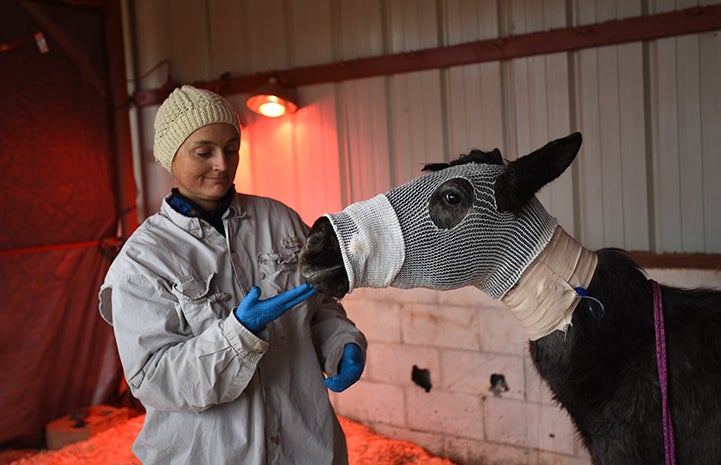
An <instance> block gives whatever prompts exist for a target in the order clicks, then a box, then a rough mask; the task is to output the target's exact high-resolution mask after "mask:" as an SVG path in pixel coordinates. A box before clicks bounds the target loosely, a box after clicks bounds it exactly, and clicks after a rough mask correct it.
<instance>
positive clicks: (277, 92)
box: [245, 79, 298, 118]
mask: <svg viewBox="0 0 721 465" xmlns="http://www.w3.org/2000/svg"><path fill="white" fill-rule="evenodd" d="M245 104H246V106H247V107H248V108H249V109H250V110H251V111H254V112H256V113H258V114H259V115H263V116H268V117H270V118H277V117H278V116H283V115H284V114H286V113H293V112H294V111H296V110H297V109H298V105H297V104H296V103H295V98H294V97H293V95H292V93H291V92H290V90H288V89H287V88H285V87H283V86H282V85H280V84H279V83H278V81H277V80H275V79H271V80H270V81H269V82H267V83H266V84H263V85H262V86H260V87H258V89H256V90H255V92H253V94H252V95H251V96H250V97H248V100H246V102H245Z"/></svg>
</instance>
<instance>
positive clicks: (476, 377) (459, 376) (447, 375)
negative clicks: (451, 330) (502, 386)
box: [439, 349, 526, 400]
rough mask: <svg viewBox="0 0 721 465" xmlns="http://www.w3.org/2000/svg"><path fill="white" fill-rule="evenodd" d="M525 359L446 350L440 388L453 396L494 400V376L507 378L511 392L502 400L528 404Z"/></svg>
mask: <svg viewBox="0 0 721 465" xmlns="http://www.w3.org/2000/svg"><path fill="white" fill-rule="evenodd" d="M524 371H525V368H524V364H523V357H519V356H512V355H504V354H487V353H484V352H478V351H469V350H453V349H443V350H442V351H441V379H440V383H439V387H440V388H442V389H444V390H447V391H454V392H465V393H468V394H476V395H483V396H492V395H494V393H493V392H492V391H491V390H490V388H491V375H493V374H501V375H503V376H504V378H505V380H506V383H507V384H508V388H509V390H508V391H507V392H502V393H500V395H501V397H506V398H512V399H518V400H525V391H526V380H525V373H524Z"/></svg>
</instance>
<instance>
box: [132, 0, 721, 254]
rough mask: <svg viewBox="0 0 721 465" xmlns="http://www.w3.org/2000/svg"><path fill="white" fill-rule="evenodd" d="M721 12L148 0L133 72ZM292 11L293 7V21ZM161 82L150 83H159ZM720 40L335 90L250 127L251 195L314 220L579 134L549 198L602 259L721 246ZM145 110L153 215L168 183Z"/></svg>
mask: <svg viewBox="0 0 721 465" xmlns="http://www.w3.org/2000/svg"><path fill="white" fill-rule="evenodd" d="M709 3H719V2H717V1H715V2H714V1H712V2H696V1H680V0H679V1H672V0H655V1H651V0H648V1H642V0H617V1H603V0H574V1H566V0H543V1H539V0H513V1H511V0H506V1H503V0H473V1H472V0H449V1H442V0H344V1H342V2H337V1H332V0H263V1H260V0H205V1H200V0H145V1H134V2H130V3H129V4H130V6H131V15H130V16H131V18H132V21H133V22H134V45H135V47H134V48H135V59H136V63H135V66H134V68H135V73H136V74H137V75H140V74H142V73H143V71H144V70H148V69H151V68H152V67H153V66H154V65H156V64H157V63H158V62H160V61H161V60H165V59H167V60H169V62H170V67H171V74H172V78H173V79H174V80H176V81H178V82H193V81H203V80H211V79H217V78H218V77H220V76H221V75H222V74H224V73H232V74H250V73H253V72H259V71H267V70H282V69H289V68H293V67H299V66H308V65H313V64H320V63H330V62H339V61H343V60H349V59H353V58H359V57H368V56H376V55H382V54H388V53H398V52H407V51H413V50H419V49H424V48H432V47H438V46H445V45H453V44H457V43H463V42H469V41H474V40H482V39H489V38H495V37H499V36H508V35H515V34H522V33H527V32H533V31H540V30H549V29H554V28H562V27H567V26H576V25H584V24H593V23H599V22H603V21H607V20H611V19H620V18H627V17H634V16H639V15H643V14H653V13H659V12H666V11H672V10H677V9H682V8H687V7H690V6H695V5H704V4H709ZM278 12H281V13H278ZM164 78H165V75H164V73H163V72H156V73H154V74H153V73H151V74H150V75H149V76H147V77H145V78H144V79H143V80H141V81H139V82H138V83H137V84H138V86H139V87H140V88H154V87H158V86H160V85H161V84H162V83H163V82H164ZM719 82H721V36H720V35H719V32H718V31H716V32H710V33H702V34H695V35H688V36H682V37H677V38H668V39H661V40H655V41H649V42H645V43H630V44H624V45H617V46H616V45H614V46H607V47H601V48H595V49H586V50H582V51H579V52H573V53H556V54H551V55H544V56H534V57H529V58H519V59H514V60H510V61H505V62H491V63H481V64H473V65H466V66H458V67H454V68H450V69H443V70H431V71H419V72H411V73H405V74H397V75H392V76H386V77H375V78H367V79H358V80H351V81H345V82H341V83H336V84H321V85H313V86H306V87H303V88H300V89H298V93H299V98H300V103H301V105H303V107H302V108H301V110H300V111H299V112H298V113H296V114H294V115H292V116H289V117H285V118H282V119H279V120H268V119H261V118H258V117H255V116H253V115H251V114H249V113H248V112H247V110H245V108H244V103H243V102H244V100H245V95H236V96H231V97H230V98H231V100H232V101H233V102H234V104H236V106H237V107H238V109H239V111H241V113H243V115H242V116H243V119H244V123H245V128H244V135H243V139H244V140H243V149H242V153H243V158H242V161H241V167H240V171H239V177H238V184H239V185H238V187H239V189H242V190H245V191H249V192H254V193H259V194H265V195H272V196H274V197H279V198H281V199H282V200H284V201H286V202H287V203H289V204H290V205H292V206H293V207H295V208H296V209H298V210H299V211H300V212H301V214H302V215H303V217H304V218H305V219H306V220H307V221H312V220H313V218H314V217H315V216H318V215H319V214H322V213H324V212H326V211H335V210H338V209H340V208H342V207H343V206H345V205H346V204H348V203H350V202H351V201H356V200H360V199H363V198H367V197H370V196H372V195H375V194H377V193H379V192H382V191H385V190H387V189H388V188H389V187H391V186H394V185H397V184H399V183H402V182H404V181H406V180H408V179H411V178H413V177H415V176H417V175H418V174H419V173H420V171H419V170H420V168H421V166H422V164H423V163H425V162H431V161H439V160H443V159H450V158H452V157H455V156H457V155H458V154H460V153H463V152H467V151H468V150H470V149H472V148H485V149H491V148H494V147H499V148H500V149H501V150H502V151H503V153H504V155H505V156H506V157H507V158H515V157H516V155H517V154H518V155H522V154H525V153H527V152H530V151H531V150H533V149H535V148H537V147H539V146H541V145H543V144H545V143H546V142H548V141H549V140H551V139H553V138H556V137H560V136H564V135H566V134H568V133H569V132H571V131H573V130H580V131H582V132H583V134H584V145H583V149H582V152H581V155H580V157H579V158H578V160H577V162H576V163H575V165H574V167H573V169H572V170H571V171H569V172H568V173H566V174H564V175H563V176H562V177H561V178H559V179H558V180H557V181H555V182H554V183H553V184H552V185H550V186H548V187H547V188H546V189H544V190H543V191H542V192H541V193H540V195H539V197H540V198H541V200H542V202H543V203H544V204H545V205H546V206H547V207H548V208H549V209H550V210H551V211H552V212H553V214H554V215H556V216H557V217H558V218H559V220H560V221H561V223H562V225H563V226H564V227H566V228H567V229H568V230H569V231H572V232H573V233H574V234H575V236H576V237H577V238H579V239H580V240H581V241H582V242H583V243H584V244H585V245H587V246H588V247H590V248H598V247H602V246H618V247H624V248H627V249H631V250H650V251H654V252H665V251H670V252H707V253H720V252H721V215H718V205H719V204H720V203H721V183H718V182H716V178H717V177H718V176H719V175H721V153H720V151H721V149H719V147H721V89H720V88H719V86H718V83H719ZM154 112H155V108H153V107H151V108H146V109H143V111H141V127H142V128H144V129H143V130H142V131H141V134H142V136H141V137H143V143H142V146H143V147H144V152H145V157H144V158H145V160H146V164H145V167H146V171H147V173H146V177H148V181H147V184H148V188H147V191H146V193H147V196H148V198H147V201H148V206H149V211H150V212H152V211H153V210H154V209H156V208H157V205H158V204H159V201H160V198H162V195H163V194H164V193H165V191H166V190H167V186H169V183H170V181H169V178H168V177H167V176H166V175H165V174H164V173H162V171H160V170H158V169H157V167H155V166H153V163H152V156H151V153H150V150H151V143H150V141H151V138H150V137H149V136H150V135H151V134H152V133H151V131H152V128H151V121H152V117H153V115H154Z"/></svg>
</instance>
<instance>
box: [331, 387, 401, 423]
mask: <svg viewBox="0 0 721 465" xmlns="http://www.w3.org/2000/svg"><path fill="white" fill-rule="evenodd" d="M404 396H405V394H404V390H403V388H401V387H398V386H394V385H392V384H386V383H374V382H370V381H365V380H363V379H361V380H360V381H358V382H357V383H355V384H354V385H353V386H351V387H350V388H348V389H347V390H345V391H343V392H342V393H341V394H340V395H337V396H333V405H334V407H335V411H336V412H337V413H339V414H340V415H343V416H346V417H348V418H351V419H353V420H358V421H361V422H363V423H371V422H381V423H386V424H390V425H399V426H405V425H406V419H405V418H406V415H405V402H404Z"/></svg>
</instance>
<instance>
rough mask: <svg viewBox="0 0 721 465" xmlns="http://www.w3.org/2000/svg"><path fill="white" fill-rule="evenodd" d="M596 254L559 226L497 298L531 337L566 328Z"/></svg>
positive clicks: (589, 280) (538, 336)
mask: <svg viewBox="0 0 721 465" xmlns="http://www.w3.org/2000/svg"><path fill="white" fill-rule="evenodd" d="M597 264H598V257H597V256H596V254H595V253H593V252H592V251H590V250H588V249H586V248H584V247H583V246H582V245H581V244H579V243H578V242H577V241H576V240H575V239H573V238H572V237H571V236H569V235H568V234H567V233H566V232H565V231H564V230H563V229H562V228H561V227H560V226H559V227H557V228H556V231H555V233H554V234H553V237H552V238H551V241H550V242H549V243H548V246H546V248H545V249H543V251H542V252H541V253H540V254H539V255H538V257H536V259H535V260H534V261H533V262H532V263H531V264H530V265H529V266H528V268H526V270H525V271H524V272H523V275H521V277H520V279H519V280H518V282H517V283H516V285H515V286H514V287H513V288H511V289H510V290H509V291H508V292H507V293H506V295H505V296H503V298H502V299H501V301H502V302H503V303H504V304H506V306H508V307H509V308H510V309H511V310H512V311H513V313H514V314H515V315H516V317H517V318H518V319H519V320H520V322H521V324H522V325H523V327H524V328H525V329H526V332H527V333H528V337H529V338H530V339H531V340H532V341H535V340H537V339H540V338H542V337H544V336H547V335H549V334H551V333H552V332H554V331H557V330H561V331H566V330H567V329H568V327H569V326H570V325H571V319H572V316H573V310H574V309H575V308H576V305H577V304H578V301H579V299H580V296H579V295H578V293H577V292H576V290H575V289H576V288H577V287H583V288H587V287H588V285H589V283H590V282H591V278H592V277H593V273H594V272H595V270H596V265H597Z"/></svg>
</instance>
